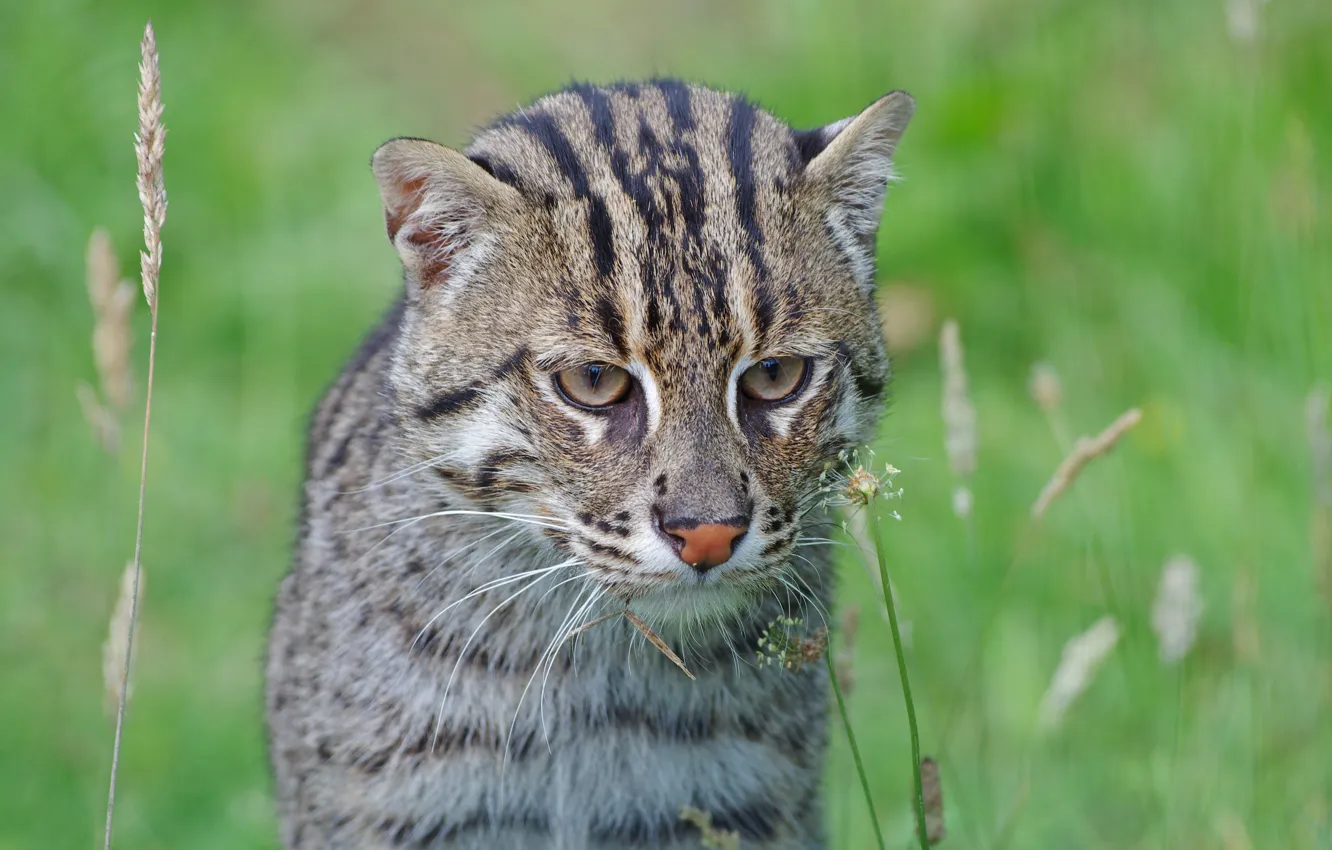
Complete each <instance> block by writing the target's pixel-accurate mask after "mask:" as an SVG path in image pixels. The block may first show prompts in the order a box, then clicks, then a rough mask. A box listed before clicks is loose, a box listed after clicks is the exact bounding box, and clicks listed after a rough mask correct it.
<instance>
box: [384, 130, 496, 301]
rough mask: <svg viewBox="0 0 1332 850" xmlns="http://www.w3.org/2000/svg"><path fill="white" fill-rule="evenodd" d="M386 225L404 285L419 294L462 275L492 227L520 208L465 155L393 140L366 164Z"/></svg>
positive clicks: (423, 142)
mask: <svg viewBox="0 0 1332 850" xmlns="http://www.w3.org/2000/svg"><path fill="white" fill-rule="evenodd" d="M371 167H372V168H373V169H374V172H375V179H376V180H378V181H379V194H380V196H381V197H382V198H383V200H384V224H385V227H386V228H387V230H388V237H389V241H390V242H392V243H393V247H395V248H397V249H398V256H399V257H401V258H402V265H403V268H404V269H406V271H407V277H408V281H409V284H413V283H414V284H415V286H416V287H418V288H419V290H421V291H424V290H428V289H432V288H435V287H438V286H440V285H442V284H445V283H449V282H451V281H453V280H454V279H455V278H457V277H458V276H460V275H465V273H466V272H467V271H468V269H469V267H470V266H471V265H473V264H474V262H475V260H476V259H477V254H478V253H479V252H482V251H484V249H485V245H486V243H487V242H488V241H490V238H491V235H492V234H493V233H494V231H495V228H496V226H497V225H499V224H500V223H502V222H503V221H504V220H505V219H506V218H508V217H509V216H512V215H513V214H514V213H515V212H516V211H517V210H518V209H519V207H520V205H521V203H522V196H521V195H520V194H519V193H518V191H517V190H516V189H514V188H513V187H512V186H509V185H508V184H506V183H501V182H500V181H499V180H497V179H495V177H494V176H492V175H491V174H490V172H488V171H486V169H484V168H482V167H481V166H480V165H477V164H476V163H475V162H473V161H472V160H470V159H468V158H467V157H466V156H464V155H463V154H461V153H459V152H457V151H455V150H453V149H452V148H446V147H444V146H443V145H437V144H435V143H434V142H429V141H426V140H425V139H408V138H402V139H391V140H390V141H387V142H385V143H384V144H382V145H380V146H379V149H378V150H376V151H375V155H374V157H373V158H372V159H371Z"/></svg>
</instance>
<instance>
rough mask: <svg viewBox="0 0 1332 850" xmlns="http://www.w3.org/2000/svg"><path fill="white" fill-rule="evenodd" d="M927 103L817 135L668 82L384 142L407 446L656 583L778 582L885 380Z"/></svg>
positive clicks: (560, 540) (734, 592) (740, 587)
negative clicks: (900, 199)
mask: <svg viewBox="0 0 1332 850" xmlns="http://www.w3.org/2000/svg"><path fill="white" fill-rule="evenodd" d="M909 115H910V99H909V98H906V97H905V96H904V95H890V96H888V97H886V98H884V99H883V100H881V101H879V102H877V103H876V104H874V105H873V106H871V107H870V108H869V109H867V110H866V111H865V112H864V113H862V114H861V115H860V116H857V117H856V118H855V119H851V120H850V121H849V122H839V123H838V124H836V125H830V126H829V127H827V128H823V129H821V130H816V131H812V132H809V133H803V134H796V133H793V132H792V131H791V130H789V129H788V128H786V127H785V126H784V125H782V124H780V123H779V122H777V121H776V120H775V119H773V118H772V117H771V116H769V115H767V114H766V113H763V112H761V111H759V110H757V109H756V108H755V107H753V106H751V105H749V104H747V103H745V102H744V101H741V100H737V99H735V98H732V97H729V96H726V95H722V94H718V93H716V92H712V91H710V90H707V89H700V88H696V87H686V86H684V85H683V84H678V83H660V84H650V85H644V86H641V87H621V88H616V89H613V90H612V89H593V88H580V89H575V90H574V91H572V92H566V93H562V94H559V95H555V96H552V97H549V98H546V99H544V100H542V101H539V102H538V103H537V104H535V105H534V106H533V107H531V108H529V109H526V110H524V111H522V112H520V113H518V114H516V115H514V116H512V117H510V118H507V119H504V120H502V121H501V122H499V123H498V124H497V125H495V126H494V127H493V128H491V129H490V130H487V131H485V132H484V133H482V134H481V135H480V136H479V137H478V139H477V140H476V142H475V143H474V144H473V146H472V147H471V148H469V150H468V152H467V155H466V156H465V157H464V156H463V155H461V154H458V153H456V152H453V151H450V150H448V149H445V148H441V147H439V146H436V145H433V144H431V143H428V142H420V141H413V140H398V141H395V142H390V143H389V144H387V145H386V146H385V147H384V148H381V150H380V152H379V153H377V154H376V159H375V168H376V173H377V175H378V176H379V179H380V184H381V188H382V190H383V193H384V197H385V204H386V211H387V220H388V228H389V232H390V236H391V238H393V240H394V242H395V244H396V245H397V247H398V249H399V252H400V253H401V255H402V257H403V261H404V265H405V267H406V270H407V278H408V299H409V311H408V315H407V320H406V322H405V325H404V331H403V337H402V340H401V344H400V348H399V351H398V357H397V361H396V364H395V370H394V385H395V386H394V388H395V391H396V393H397V396H398V406H399V410H400V415H401V419H402V422H403V424H404V430H405V432H406V434H407V439H408V441H409V445H410V448H411V451H412V453H413V456H412V457H410V458H407V459H406V461H408V462H419V461H425V460H428V459H429V460H431V461H432V463H433V466H434V467H435V470H436V472H437V474H438V477H439V478H438V480H439V485H438V486H440V487H442V488H445V489H447V490H448V491H449V493H450V495H452V496H453V497H455V498H461V499H464V500H467V501H469V502H471V503H472V504H473V505H474V506H476V507H478V508H480V509H483V510H489V511H495V512H502V513H507V514H513V515H520V514H521V515H524V516H526V517H536V518H540V519H538V520H535V521H534V522H535V523H537V524H536V525H535V526H534V527H535V528H537V529H539V531H540V533H541V534H543V535H544V536H545V537H546V539H548V540H550V541H552V542H553V543H554V545H555V546H557V547H558V548H559V549H561V550H562V551H563V553H565V554H566V555H567V556H571V557H577V558H578V559H579V560H580V561H581V563H582V564H583V568H584V569H585V570H586V571H587V573H588V575H589V576H590V577H591V578H593V579H594V580H595V581H596V582H598V583H599V584H600V585H601V586H602V587H604V588H606V589H607V590H608V592H611V593H614V594H615V595H618V596H619V597H621V598H623V599H625V600H626V601H629V600H633V601H635V604H636V605H648V606H651V605H653V604H657V603H659V604H660V606H661V607H662V608H663V609H666V610H669V609H670V608H671V606H672V605H677V604H678V602H679V601H680V600H681V599H686V598H687V599H689V600H692V603H691V604H692V605H693V606H694V607H695V608H697V607H699V606H703V607H709V606H711V607H718V608H728V607H733V606H736V605H739V604H743V601H744V599H745V598H746V597H747V595H748V594H751V593H754V592H761V591H764V590H765V589H766V588H768V587H770V586H771V585H772V584H773V583H774V582H776V581H777V580H778V576H779V574H780V572H781V571H782V569H783V568H784V566H785V565H786V564H787V563H788V562H789V561H790V559H791V558H792V555H793V552H794V547H795V544H796V542H797V539H798V534H799V532H800V529H801V518H802V516H803V514H804V512H805V511H806V510H808V509H809V508H810V507H811V506H812V502H813V501H815V499H814V496H815V489H816V486H817V480H818V475H819V473H820V472H821V471H822V469H823V468H824V465H825V464H826V463H828V462H829V461H831V460H833V459H834V458H835V457H836V455H837V453H838V451H839V450H840V449H842V448H845V447H847V446H850V445H853V444H855V443H857V442H860V441H863V440H864V439H866V437H867V436H868V433H869V431H870V429H871V428H872V427H873V422H874V416H875V412H876V410H877V408H878V406H879V404H880V401H881V395H882V391H883V387H884V381H885V380H886V377H887V364H886V360H885V356H884V352H883V345H882V340H881V337H880V331H879V322H878V317H877V313H876V310H875V304H874V298H873V256H872V251H873V237H874V231H875V228H876V227H877V223H878V216H879V211H880V207H881V204H882V199H883V190H884V185H885V183H886V181H887V178H888V173H889V172H888V168H889V162H888V158H889V156H890V155H891V152H892V149H893V146H894V145H895V143H896V140H897V137H898V135H900V132H901V130H902V129H903V128H904V126H905V123H906V119H907V118H908V117H909Z"/></svg>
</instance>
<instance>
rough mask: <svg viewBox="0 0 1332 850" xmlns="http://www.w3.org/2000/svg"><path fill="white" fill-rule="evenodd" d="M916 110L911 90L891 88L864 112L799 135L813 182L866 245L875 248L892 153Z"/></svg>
mask: <svg viewBox="0 0 1332 850" xmlns="http://www.w3.org/2000/svg"><path fill="white" fill-rule="evenodd" d="M915 111H916V102H915V101H914V100H912V98H911V95H909V94H907V93H906V92H904V91H895V92H889V93H888V94H886V95H884V96H883V97H881V98H879V99H878V100H876V101H874V103H872V104H870V105H869V106H868V107H866V108H865V109H864V111H862V112H861V113H860V114H859V115H855V116H852V117H851V118H844V119H842V120H841V121H836V122H834V123H832V124H828V125H826V126H823V127H819V128H817V129H814V130H806V131H803V132H801V133H798V134H797V135H796V143H797V146H798V148H799V150H800V154H801V156H802V157H803V158H804V160H805V176H806V177H807V178H808V180H809V183H810V185H811V186H814V187H815V188H817V189H818V190H819V191H820V192H822V193H824V194H825V202H826V203H828V204H829V213H830V215H831V217H832V221H833V223H834V224H835V225H837V226H840V227H843V228H845V230H846V231H847V234H846V235H847V236H849V237H850V238H851V239H853V240H854V241H855V242H856V243H857V245H858V246H859V247H860V248H861V249H862V250H868V251H870V252H872V251H873V248H874V235H875V233H876V232H877V231H878V229H879V219H880V218H881V217H882V215H883V199H884V195H885V194H886V193H887V191H888V183H889V182H890V181H891V180H892V179H893V153H894V152H895V151H896V150H897V143H898V141H899V140H900V139H901V138H902V133H903V132H905V131H906V128H907V124H908V123H910V121H911V115H912V113H914V112H915Z"/></svg>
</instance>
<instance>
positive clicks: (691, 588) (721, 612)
mask: <svg viewBox="0 0 1332 850" xmlns="http://www.w3.org/2000/svg"><path fill="white" fill-rule="evenodd" d="M754 594H755V591H754V590H753V589H752V588H747V587H741V586H738V585H734V584H722V583H719V582H718V583H713V582H709V583H697V582H687V581H685V582H678V583H671V584H665V585H661V586H660V587H654V588H652V589H650V590H647V591H646V592H643V593H640V594H636V595H635V596H634V598H633V599H632V600H630V601H629V605H628V607H629V608H630V609H631V610H632V611H633V612H634V613H635V614H637V615H638V616H639V617H641V618H642V619H643V620H644V621H645V622H647V623H649V624H657V623H661V624H667V623H669V624H673V625H679V626H684V627H692V626H706V625H709V624H717V623H727V622H731V621H734V620H735V619H736V617H737V616H738V615H739V614H740V613H741V612H742V611H744V610H745V609H746V608H748V607H750V606H751V605H752V604H753V600H754Z"/></svg>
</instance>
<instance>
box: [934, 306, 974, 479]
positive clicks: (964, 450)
mask: <svg viewBox="0 0 1332 850" xmlns="http://www.w3.org/2000/svg"><path fill="white" fill-rule="evenodd" d="M939 366H940V368H941V369H942V371H943V421H944V448H945V450H946V451H947V453H948V465H949V466H950V467H952V470H953V474H954V475H957V476H958V477H960V478H966V477H968V476H970V475H971V474H972V473H974V472H975V471H976V408H975V406H974V405H973V404H972V403H971V395H970V394H969V393H968V391H967V368H966V364H965V361H964V358H963V355H962V332H961V331H960V330H959V329H958V326H957V322H956V321H955V320H953V319H949V320H948V321H946V322H944V324H943V329H942V330H941V331H940V332H939Z"/></svg>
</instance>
